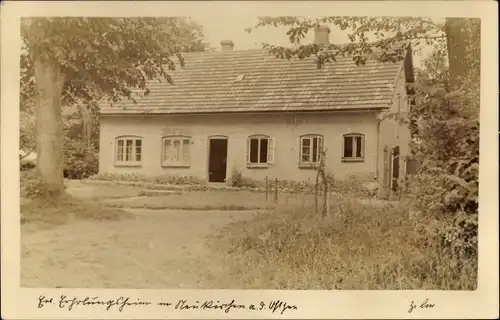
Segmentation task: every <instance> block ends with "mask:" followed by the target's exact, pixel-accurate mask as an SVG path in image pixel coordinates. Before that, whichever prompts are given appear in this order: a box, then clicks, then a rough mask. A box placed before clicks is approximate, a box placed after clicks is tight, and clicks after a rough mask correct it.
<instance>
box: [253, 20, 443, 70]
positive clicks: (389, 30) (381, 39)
mask: <svg viewBox="0 0 500 320" xmlns="http://www.w3.org/2000/svg"><path fill="white" fill-rule="evenodd" d="M324 24H330V25H333V26H335V27H338V28H340V29H341V30H342V31H346V32H348V33H349V35H348V36H349V40H350V43H347V44H337V43H332V44H329V45H325V44H314V43H311V44H303V43H302V42H301V41H302V40H303V39H304V38H305V36H306V35H307V33H308V32H309V31H310V30H314V29H315V28H318V27H320V26H322V25H324ZM266 26H274V27H285V28H288V31H287V33H286V34H287V36H288V37H289V40H290V43H291V44H292V45H293V46H292V47H284V46H276V45H273V44H269V43H264V44H263V47H264V48H266V49H268V50H269V51H270V52H271V53H272V54H275V55H276V56H277V57H279V58H287V59H291V58H292V57H297V58H299V59H303V58H305V57H310V56H315V57H316V62H317V65H318V68H321V67H322V66H323V65H324V64H325V63H332V62H335V61H336V58H337V57H338V56H349V57H352V59H353V60H354V61H355V63H356V64H357V65H360V64H364V63H365V62H366V60H367V59H368V58H370V57H374V58H376V59H378V60H380V61H386V62H397V61H400V60H402V59H403V58H404V56H405V54H406V49H407V46H408V45H410V44H411V45H412V46H413V47H416V48H418V47H419V45H421V44H426V43H427V44H428V43H431V42H433V43H440V44H443V43H444V41H445V34H444V25H443V24H439V23H436V22H434V21H432V19H426V18H413V17H409V18H408V17H403V18H385V17H375V18H374V17H335V16H333V17H322V18H317V19H311V18H306V17H261V18H259V21H258V23H257V24H256V25H255V26H254V27H253V28H261V27H266ZM253 28H248V29H247V31H248V32H251V30H252V29H253ZM372 38H375V39H376V40H375V41H373V40H372ZM441 47H442V45H441Z"/></svg>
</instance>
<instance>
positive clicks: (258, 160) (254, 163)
mask: <svg viewBox="0 0 500 320" xmlns="http://www.w3.org/2000/svg"><path fill="white" fill-rule="evenodd" d="M247 150H248V152H247V155H248V157H247V163H248V166H249V167H262V166H263V167H266V166H268V165H269V164H270V163H273V161H274V139H273V138H270V137H268V136H250V137H248V147H247Z"/></svg>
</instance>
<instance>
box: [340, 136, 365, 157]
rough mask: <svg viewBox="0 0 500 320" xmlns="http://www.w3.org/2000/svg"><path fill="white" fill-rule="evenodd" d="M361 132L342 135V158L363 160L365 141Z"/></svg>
mask: <svg viewBox="0 0 500 320" xmlns="http://www.w3.org/2000/svg"><path fill="white" fill-rule="evenodd" d="M364 140H365V139H364V136H363V135H362V134H358V133H353V134H345V135H344V144H343V145H344V150H343V153H342V160H344V161H363V159H364V157H365V154H364V153H365V152H364V148H365V145H364V144H365V141H364Z"/></svg>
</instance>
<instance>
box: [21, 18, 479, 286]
mask: <svg viewBox="0 0 500 320" xmlns="http://www.w3.org/2000/svg"><path fill="white" fill-rule="evenodd" d="M237 14H239V15H240V17H242V18H241V19H229V20H228V21H227V23H221V20H220V19H223V17H224V15H225V13H220V12H210V13H207V14H202V13H196V14H195V13H193V17H177V16H176V17H172V16H158V17H140V18H138V17H116V18H98V17H96V18H93V17H36V18H29V17H26V18H23V19H22V20H21V37H22V45H23V47H22V50H21V57H20V59H21V83H20V86H21V95H20V150H19V159H20V170H21V172H20V177H21V181H20V183H21V224H22V248H21V249H22V252H21V254H22V257H21V285H22V286H26V287H55V288H72V287H73V288H141V289H146V288H154V289H167V288H190V289H196V288H199V289H210V288H225V289H309V290H312V289H342V290H346V289H355V290H402V289H406V290H408V289H437V290H474V289H475V288H476V282H477V227H478V168H479V165H478V162H479V102H480V101H479V88H480V79H479V67H480V58H479V57H480V20H479V19H468V18H453V17H441V18H439V17H438V18H436V17H433V18H429V17H379V16H373V17H369V16H366V17H357V16H317V17H301V16H262V17H255V18H253V17H251V18H250V19H249V17H247V16H245V13H244V12H240V13H237ZM220 31H222V32H220ZM227 35H230V37H229V36H227Z"/></svg>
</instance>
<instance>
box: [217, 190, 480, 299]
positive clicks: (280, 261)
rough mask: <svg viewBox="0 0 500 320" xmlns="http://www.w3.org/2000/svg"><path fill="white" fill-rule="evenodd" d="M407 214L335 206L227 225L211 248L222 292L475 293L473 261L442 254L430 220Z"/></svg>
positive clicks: (395, 206)
mask: <svg viewBox="0 0 500 320" xmlns="http://www.w3.org/2000/svg"><path fill="white" fill-rule="evenodd" d="M408 208H409V206H407V205H405V204H404V203H386V204H380V203H377V204H376V205H375V204H374V203H363V202H360V201H356V200H355V199H348V198H338V199H336V200H335V201H334V202H333V203H332V204H331V208H330V215H329V216H322V215H318V214H315V212H314V209H313V208H312V207H311V206H309V205H301V206H288V207H280V208H277V209H276V210H274V211H272V212H267V213H262V214H260V215H258V216H256V217H255V218H253V219H252V220H246V221H240V222H236V223H233V224H231V225H229V226H227V227H226V228H224V229H223V230H221V231H220V234H219V237H218V238H216V239H214V240H212V246H213V248H216V250H219V251H220V252H221V254H222V255H224V257H225V263H224V264H223V265H224V266H225V268H226V271H225V272H226V274H228V275H230V276H228V277H227V278H225V280H227V283H225V284H224V285H223V287H224V288H230V289H239V288H245V289H294V290H302V289H318V290H329V289H340V290H363V289H365V290H403V289H404V290H413V289H419V290H430V289H437V290H474V289H475V288H476V284H477V257H469V258H468V259H463V258H461V259H459V258H455V257H453V256H451V255H449V254H447V253H446V251H445V250H444V249H443V248H440V247H439V245H438V243H439V242H438V241H437V240H436V237H435V233H434V232H435V229H434V226H433V223H434V221H433V220H432V218H430V217H425V216H420V217H414V216H413V215H412V213H411V212H410V211H409V209H408Z"/></svg>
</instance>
